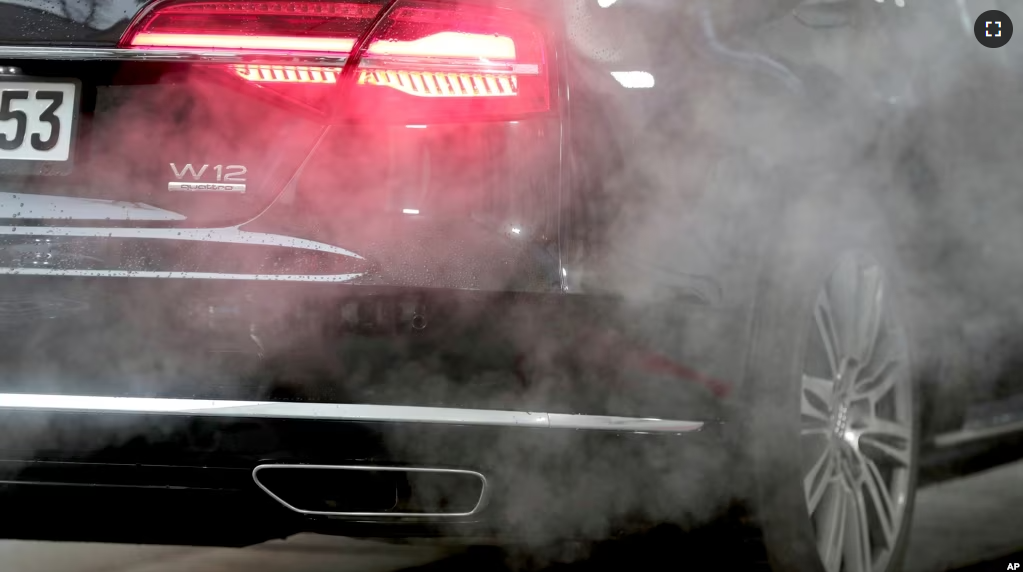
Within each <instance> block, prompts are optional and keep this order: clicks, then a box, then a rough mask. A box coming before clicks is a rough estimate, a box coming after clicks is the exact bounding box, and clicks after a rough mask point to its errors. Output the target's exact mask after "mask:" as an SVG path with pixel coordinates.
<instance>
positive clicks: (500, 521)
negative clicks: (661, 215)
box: [0, 394, 729, 545]
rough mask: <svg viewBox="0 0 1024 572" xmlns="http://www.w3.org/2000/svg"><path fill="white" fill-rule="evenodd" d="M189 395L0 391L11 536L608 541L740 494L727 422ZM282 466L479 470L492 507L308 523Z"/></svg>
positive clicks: (0, 455) (340, 516)
mask: <svg viewBox="0 0 1024 572" xmlns="http://www.w3.org/2000/svg"><path fill="white" fill-rule="evenodd" d="M189 401H190V400H166V399H165V400H161V399H131V398H88V397H72V396H53V395H50V396H44V395H12V394H4V395H2V396H0V429H2V431H0V502H2V503H3V504H4V506H5V507H6V508H5V511H10V512H9V514H14V515H18V516H17V518H12V519H5V520H6V522H7V524H6V525H4V526H2V527H0V528H2V530H0V534H2V535H4V536H7V537H29V538H45V539H49V538H53V539H57V538H63V539H82V540H111V541H121V542H124V541H131V542H157V543H202V544H220V545H236V544H247V543H252V542H259V541H262V540H266V539H268V538H273V537H280V536H284V535H288V534H292V533H296V532H302V531H309V532H326V533H342V534H348V535H362V536H377V535H401V536H423V535H445V536H452V535H456V536H478V537H479V536H487V537H504V536H520V535H524V534H529V535H534V534H540V535H545V534H549V535H553V536H559V537H575V536H579V535H586V536H593V535H597V536H603V535H606V534H609V533H610V529H609V527H610V526H612V525H613V524H615V525H617V524H621V523H623V522H626V521H629V520H632V519H635V518H638V517H639V518H641V519H643V520H651V521H658V522H661V521H665V520H667V519H669V518H673V516H672V515H678V513H679V511H680V510H683V511H684V512H685V511H689V510H692V511H694V512H695V513H702V514H703V513H706V512H708V511H712V510H714V507H717V506H720V505H721V504H722V503H724V502H727V499H728V498H729V497H728V493H727V492H726V491H724V490H719V489H718V488H717V487H718V486H717V485H714V486H712V485H711V484H710V483H709V482H708V481H707V480H706V477H707V475H708V474H710V473H711V472H717V471H720V470H722V468H723V467H724V466H726V464H727V463H728V462H729V461H728V458H729V456H728V451H727V450H726V448H725V447H724V446H723V440H722V438H721V426H719V425H717V424H716V425H707V424H704V423H701V422H687V421H659V420H652V419H630V418H611V417H602V416H585V415H578V416H577V415H559V414H548V413H542V412H514V411H487V410H459V409H449V410H444V409H441V408H427V407H390V406H373V405H358V406H357V405H335V404H329V405H328V404H308V403H263V404H257V403H251V404H237V403H236V404H232V405H229V404H226V403H219V404H218V403H215V402H209V401H205V402H189ZM186 402H189V403H186ZM186 406H187V407H186ZM286 466H302V467H309V466H314V467H319V468H325V469H327V468H336V467H348V468H353V467H354V468H360V467H362V468H366V469H370V470H373V469H375V468H382V469H383V470H397V471H405V470H418V469H425V470H429V471H439V472H442V471H452V472H463V473H472V474H476V475H479V476H480V478H481V479H483V480H484V482H485V487H486V498H485V499H484V498H482V499H481V502H480V503H479V507H477V509H474V510H473V511H471V512H469V513H465V514H450V515H437V514H432V515H422V516H420V515H409V514H394V515H392V514H386V513H377V512H374V511H369V512H366V513H362V514H355V515H352V514H344V513H343V511H340V510H339V512H338V513H337V514H320V513H311V512H310V511H307V510H301V509H299V508H297V507H294V506H290V504H289V502H284V501H283V500H282V499H281V498H278V497H277V495H275V494H272V493H271V492H270V491H268V490H267V488H266V487H264V486H263V485H262V484H260V483H259V482H258V479H255V478H254V476H255V475H256V473H258V470H257V468H259V470H265V469H266V468H268V467H286ZM367 494H369V493H367ZM711 499H714V500H713V501H712V500H711ZM669 509H670V510H669ZM670 513H671V514H670ZM127 522H131V523H134V524H133V525H131V526H126V523H127ZM76 523H77V524H76Z"/></svg>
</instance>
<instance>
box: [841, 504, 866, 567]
mask: <svg viewBox="0 0 1024 572" xmlns="http://www.w3.org/2000/svg"><path fill="white" fill-rule="evenodd" d="M850 500H851V504H852V507H851V508H852V509H853V510H851V511H850V521H849V523H847V528H846V530H847V536H846V545H845V550H844V552H843V561H844V562H845V563H846V570H847V571H848V572H871V565H872V559H871V537H870V536H869V535H870V532H869V529H868V512H867V504H866V503H865V502H864V494H863V493H862V492H861V491H859V490H854V491H853V494H851V495H850Z"/></svg>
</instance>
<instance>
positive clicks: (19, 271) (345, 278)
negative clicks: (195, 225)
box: [0, 266, 362, 283]
mask: <svg viewBox="0 0 1024 572" xmlns="http://www.w3.org/2000/svg"><path fill="white" fill-rule="evenodd" d="M0 275H7V276H11V275H17V276H71V277H83V278H182V279H189V280H253V281H261V282H274V281H279V282H333V283H339V282H351V281H352V280H355V279H356V278H359V277H361V276H362V274H227V273H222V272H170V271H162V272H161V271H156V270H83V269H78V268H29V267H11V266H0Z"/></svg>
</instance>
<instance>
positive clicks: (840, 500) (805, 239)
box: [743, 209, 920, 572]
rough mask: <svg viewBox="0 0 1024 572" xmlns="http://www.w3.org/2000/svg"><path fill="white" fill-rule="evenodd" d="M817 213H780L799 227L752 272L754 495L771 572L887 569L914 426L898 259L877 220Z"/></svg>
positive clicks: (896, 545)
mask: <svg viewBox="0 0 1024 572" xmlns="http://www.w3.org/2000/svg"><path fill="white" fill-rule="evenodd" d="M812 210H813V209H812ZM821 212H824V211H821ZM804 214H808V213H807V212H806V211H805V213H804ZM811 214H813V213H811ZM817 214H819V216H817V217H810V216H803V217H801V216H799V215H798V216H797V217H796V219H798V220H805V221H806V220H810V219H811V218H817V219H825V220H826V221H828V222H827V223H815V224H809V225H808V224H798V223H795V222H793V221H792V220H788V219H787V221H786V222H787V223H791V224H786V225H783V226H781V228H799V229H800V231H797V232H794V231H789V232H784V233H783V234H784V235H785V236H782V237H781V238H780V239H778V240H777V241H776V244H777V247H776V248H774V254H773V255H770V256H768V257H767V259H768V260H770V263H769V264H767V265H766V267H765V268H764V269H763V270H762V272H761V273H760V276H759V279H758V287H757V293H756V301H755V304H754V310H753V323H752V329H751V341H750V344H749V346H748V354H747V368H746V372H747V373H746V375H747V379H746V383H745V386H744V387H745V396H744V397H745V400H744V407H743V410H744V411H745V412H746V414H747V419H746V422H745V425H746V427H747V431H746V432H745V441H746V442H745V446H747V447H749V459H750V461H751V467H752V470H753V471H754V484H755V493H754V496H755V499H754V501H755V502H754V506H755V510H756V514H757V518H758V521H759V522H760V524H761V528H762V533H763V540H764V546H765V549H766V552H767V555H768V560H769V562H770V563H771V566H772V568H773V569H775V570H780V571H782V570H785V571H787V572H788V571H794V570H807V571H815V572H821V571H826V572H840V570H842V571H843V572H860V571H868V570H870V571H873V572H889V571H893V570H897V569H899V567H900V564H901V562H902V559H903V554H904V551H905V549H906V544H907V537H908V531H909V524H910V520H911V515H912V513H913V506H914V489H915V486H916V481H917V466H918V461H917V459H918V450H917V446H918V441H919V435H920V429H919V421H918V414H917V413H918V412H917V403H918V402H917V391H916V388H915V379H914V373H915V370H914V367H913V362H912V359H911V356H912V355H913V352H912V348H911V347H910V341H909V340H910V337H909V335H908V334H907V331H906V328H905V326H904V324H905V322H904V321H903V320H902V318H901V315H900V312H899V310H900V306H899V304H898V301H899V299H900V298H899V295H898V294H899V291H898V289H897V288H896V285H897V284H898V278H897V277H896V276H895V272H896V271H897V269H898V268H899V267H898V266H897V265H896V264H894V263H893V262H892V260H893V259H892V257H890V256H888V255H887V252H888V251H887V249H885V248H880V247H879V246H878V245H879V242H880V241H879V240H878V237H880V236H884V233H881V232H879V229H878V228H875V227H873V226H872V225H870V224H859V225H858V224H849V225H846V228H837V227H836V226H832V225H834V224H835V221H843V220H851V219H850V218H849V217H845V218H844V217H838V216H833V217H822V216H820V214H821V213H820V212H819V213H817ZM870 220H877V219H870ZM873 317H877V318H878V319H877V320H876V319H872V318H873ZM830 324H831V325H832V327H829V326H830ZM819 326H820V327H819ZM851 326H856V327H855V328H852V327H851ZM875 326H877V327H875ZM872 333H874V334H875V335H874V336H872ZM826 339H828V340H830V342H829V343H827V344H826V342H825V340H826ZM872 340H873V342H872V343H868V342H869V341H872ZM868 348H872V349H868ZM835 350H839V351H835ZM830 352H831V353H830ZM882 495H884V496H882ZM865 537H866V538H867V539H868V541H867V543H865V542H863V541H862V540H861V539H863V538H865ZM865 563H868V565H865Z"/></svg>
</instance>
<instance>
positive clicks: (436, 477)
mask: <svg viewBox="0 0 1024 572" xmlns="http://www.w3.org/2000/svg"><path fill="white" fill-rule="evenodd" d="M252 478H253V480H254V481H255V482H256V485H257V486H258V487H259V488H260V489H262V490H263V492H265V493H267V494H268V495H270V497H271V498H273V499H274V500H276V501H277V502H278V503H280V504H281V505H282V506H284V507H285V508H287V509H289V510H292V511H294V512H297V513H299V514H304V515H309V516H340V517H363V518H366V517H379V518H422V519H448V518H464V517H471V516H475V515H477V514H478V513H479V512H480V511H481V510H483V508H484V506H485V504H486V500H487V492H488V487H487V478H486V477H484V476H483V474H481V473H478V472H476V471H467V470H461V469H435V468H419V467H416V468H414V467H387V466H372V465H370V466H365V465H277V464H268V465H259V466H258V467H256V468H255V469H253V471H252Z"/></svg>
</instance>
